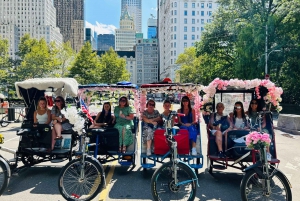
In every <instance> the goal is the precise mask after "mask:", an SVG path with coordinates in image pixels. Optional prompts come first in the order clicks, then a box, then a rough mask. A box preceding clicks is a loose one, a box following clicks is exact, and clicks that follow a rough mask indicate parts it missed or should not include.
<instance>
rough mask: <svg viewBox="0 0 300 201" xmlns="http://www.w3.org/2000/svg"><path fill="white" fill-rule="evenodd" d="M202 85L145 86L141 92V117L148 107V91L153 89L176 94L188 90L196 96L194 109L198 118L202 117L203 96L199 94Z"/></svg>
mask: <svg viewBox="0 0 300 201" xmlns="http://www.w3.org/2000/svg"><path fill="white" fill-rule="evenodd" d="M201 89H202V86H201V85H197V84H182V85H170V86H169V85H167V86H158V85H157V86H155V84H153V86H147V87H145V88H141V89H140V90H141V93H140V117H141V116H142V113H143V112H144V111H145V109H146V103H147V91H151V92H153V93H165V94H174V93H176V92H177V93H180V92H186V93H187V94H191V95H192V96H193V97H194V102H195V105H194V110H195V115H196V119H199V118H200V107H201V97H200V95H199V91H201Z"/></svg>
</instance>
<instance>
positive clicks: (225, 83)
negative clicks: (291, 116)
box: [201, 78, 283, 111]
mask: <svg viewBox="0 0 300 201" xmlns="http://www.w3.org/2000/svg"><path fill="white" fill-rule="evenodd" d="M229 86H231V87H236V88H245V89H252V88H254V89H255V94H256V97H257V99H261V98H263V100H264V101H265V103H266V104H269V103H271V104H272V105H273V106H274V107H275V108H276V110H277V111H281V110H282V107H281V106H280V105H279V102H281V101H282V99H281V94H282V93H283V90H282V88H281V87H276V86H275V84H274V83H273V82H271V81H270V80H260V79H254V80H239V79H230V80H221V79H219V78H216V79H214V80H213V81H212V82H211V83H210V84H209V85H208V86H205V87H203V89H202V90H203V91H204V92H205V95H204V96H203V101H202V102H201V106H202V105H205V104H206V103H209V102H212V99H213V97H214V95H215V93H216V91H217V89H218V90H226V89H227V87H229ZM264 89H267V90H264Z"/></svg>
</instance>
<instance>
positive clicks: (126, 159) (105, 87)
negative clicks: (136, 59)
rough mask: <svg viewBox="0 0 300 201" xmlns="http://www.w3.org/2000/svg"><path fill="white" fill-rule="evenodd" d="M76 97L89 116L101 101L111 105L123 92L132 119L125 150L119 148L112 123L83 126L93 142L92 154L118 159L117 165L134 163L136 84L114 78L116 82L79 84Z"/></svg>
mask: <svg viewBox="0 0 300 201" xmlns="http://www.w3.org/2000/svg"><path fill="white" fill-rule="evenodd" d="M78 96H79V99H81V100H82V101H84V103H85V104H86V105H87V107H88V108H89V112H90V114H91V116H93V117H94V118H95V116H96V115H97V114H98V113H99V112H100V111H101V110H102V104H103V103H104V102H109V103H110V104H111V108H112V114H113V110H114V107H115V106H116V105H117V104H118V103H119V98H120V97H122V96H126V97H127V98H128V100H129V102H130V107H133V110H134V111H135V117H134V119H133V123H134V126H133V128H132V130H131V132H132V138H133V143H132V144H131V145H130V146H128V147H127V150H126V152H125V153H123V152H122V151H120V146H119V132H118V130H117V129H116V128H114V127H113V126H102V127H101V128H91V129H88V130H87V136H88V137H90V142H91V143H95V144H96V145H97V146H95V147H91V148H90V153H91V154H93V156H94V157H95V158H97V159H98V160H99V161H100V162H101V163H106V162H109V161H113V160H118V162H119V164H120V165H122V166H123V165H124V166H131V165H132V167H135V165H136V159H137V135H138V124H139V118H138V115H139V113H138V111H139V101H138V100H139V96H138V87H137V86H136V85H134V84H131V83H129V82H118V83H117V84H90V85H80V86H79V90H78Z"/></svg>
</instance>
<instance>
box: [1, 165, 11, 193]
mask: <svg viewBox="0 0 300 201" xmlns="http://www.w3.org/2000/svg"><path fill="white" fill-rule="evenodd" d="M8 182H9V178H8V170H7V168H6V166H5V164H4V162H3V161H1V160H0V196H1V195H2V193H3V192H4V190H5V189H6V188H7V186H8Z"/></svg>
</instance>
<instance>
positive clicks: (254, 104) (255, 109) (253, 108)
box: [250, 100, 258, 111]
mask: <svg viewBox="0 0 300 201" xmlns="http://www.w3.org/2000/svg"><path fill="white" fill-rule="evenodd" d="M250 106H251V109H252V111H257V107H258V103H257V101H256V100H253V101H251V103H250Z"/></svg>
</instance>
